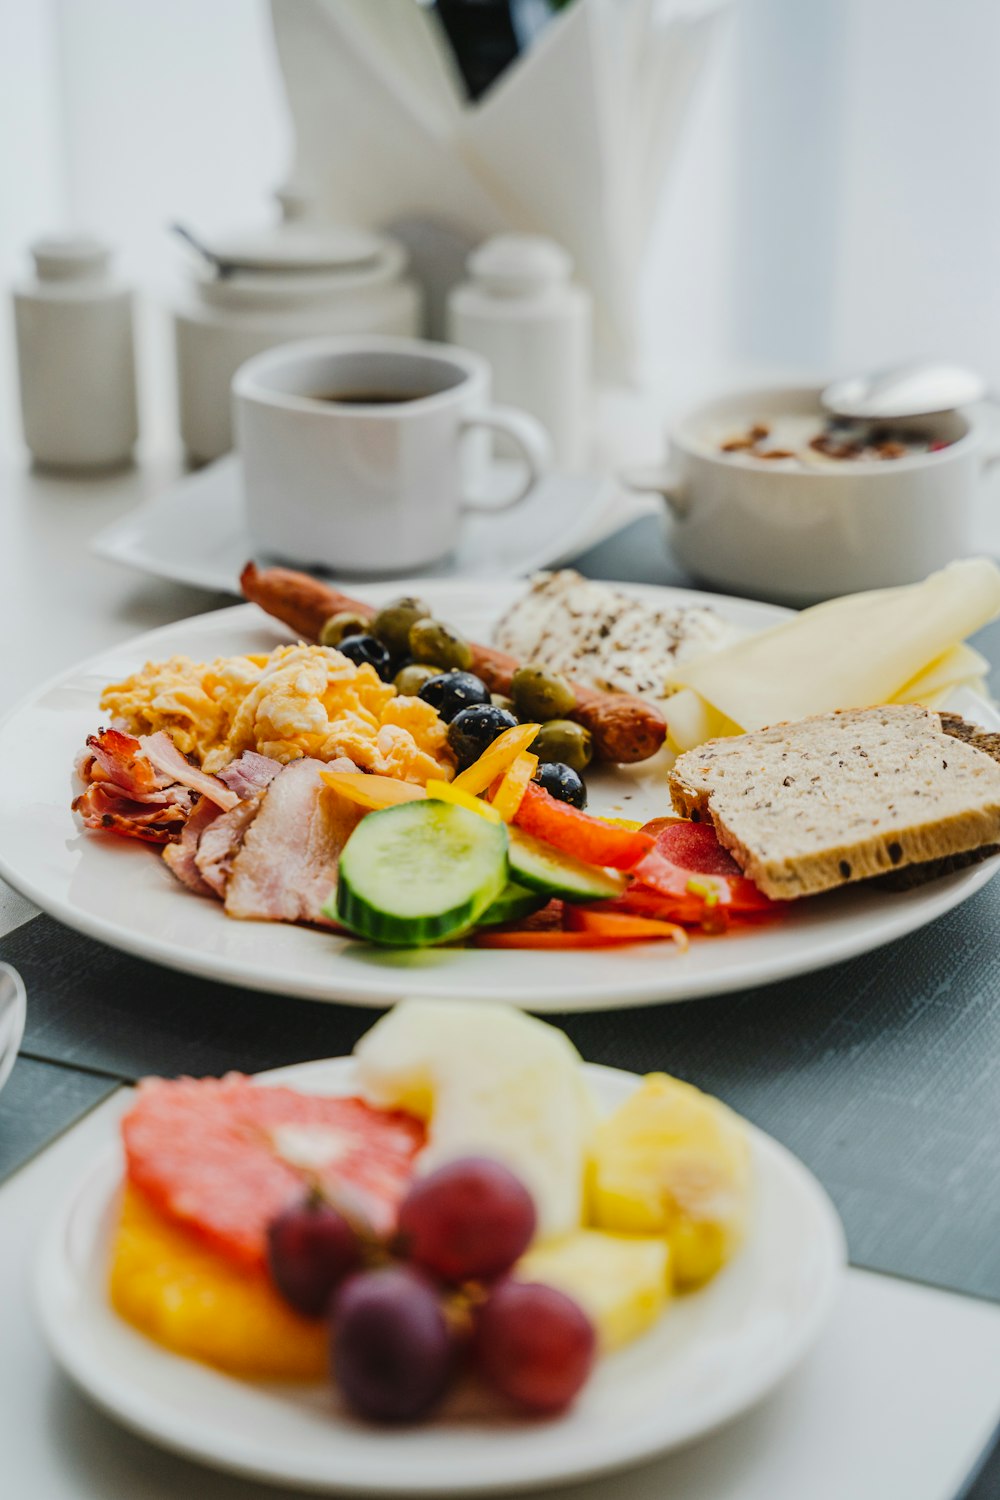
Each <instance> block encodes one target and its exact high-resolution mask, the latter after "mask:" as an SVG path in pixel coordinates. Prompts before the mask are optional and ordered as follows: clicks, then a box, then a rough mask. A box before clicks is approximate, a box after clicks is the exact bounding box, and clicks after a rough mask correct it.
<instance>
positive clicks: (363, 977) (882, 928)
mask: <svg viewBox="0 0 1000 1500" xmlns="http://www.w3.org/2000/svg"><path fill="white" fill-rule="evenodd" d="M519 582H523V580H518V579H514V578H495V579H488V580H487V579H477V580H471V581H465V580H462V579H456V578H446V579H423V580H420V579H416V580H405V579H395V580H388V581H386V580H383V581H380V582H379V583H377V584H371V585H367V586H365V589H366V592H368V593H369V594H371V595H376V596H377V595H378V594H380V593H381V594H383V595H389V594H392V593H396V592H397V591H399V590H400V589H406V588H407V587H408V586H409V587H412V588H414V589H419V588H420V587H423V588H424V589H428V590H429V589H436V590H442V591H447V592H454V593H459V592H463V591H464V592H466V593H468V592H470V591H471V592H473V593H476V594H480V593H481V592H482V590H483V588H487V589H497V588H499V589H511V588H513V587H515V586H516V585H517V584H518V583H519ZM615 587H620V588H622V589H623V590H625V591H627V592H630V593H635V594H637V595H639V596H653V597H654V598H662V596H663V595H667V596H668V597H669V599H670V600H672V601H676V602H677V603H686V604H710V605H712V606H713V607H715V608H716V609H718V610H719V612H720V613H722V614H723V616H724V617H725V615H726V605H727V604H729V605H733V606H735V607H736V610H737V612H742V611H749V612H750V613H751V614H753V615H756V616H758V617H759V618H761V621H762V625H764V627H765V628H766V621H767V620H768V618H769V619H770V621H771V623H772V624H774V623H778V622H779V621H780V620H781V619H784V618H788V617H789V616H791V615H793V614H794V613H795V611H794V610H791V609H787V608H785V607H784V606H781V605H773V604H768V603H765V602H763V601H760V600H754V599H744V598H740V597H737V596H731V595H719V594H712V593H709V592H707V591H704V590H697V589H686V588H682V587H677V586H674V585H660V584H641V583H627V582H621V583H616V584H615ZM242 618H245V619H246V620H247V623H248V624H249V623H250V622H251V621H254V620H256V621H258V622H260V623H263V624H266V625H267V626H268V627H269V628H273V629H275V630H279V629H282V628H283V627H282V626H281V625H280V622H278V621H275V620H274V619H273V618H272V617H271V616H269V615H267V614H266V613H265V612H264V611H263V610H261V609H260V608H259V607H258V606H257V605H255V604H251V603H242V604H233V605H229V606H227V607H225V608H222V609H218V610H207V611H203V612H201V613H200V614H197V615H191V616H187V617H185V618H184V619H181V620H175V621H172V622H170V623H169V624H167V625H161V626H158V627H155V628H154V629H153V630H149V631H144V632H143V633H141V634H140V635H138V636H133V637H130V638H128V639H126V640H124V641H120V642H118V643H117V644H115V645H112V646H109V647H105V648H104V649H103V650H102V651H99V652H96V653H94V654H92V655H91V656H89V657H87V658H86V659H85V660H84V661H81V662H78V663H76V664H75V665H73V666H71V667H69V668H66V669H64V670H63V671H61V672H57V673H54V674H53V675H52V676H51V677H49V678H48V679H47V680H46V681H44V682H42V683H41V684H39V685H38V686H37V687H36V688H34V689H33V690H32V691H31V692H30V693H28V694H26V695H25V696H24V697H22V698H21V699H20V700H19V701H18V702H17V703H16V704H14V705H13V706H12V707H11V708H10V709H9V710H7V712H6V713H4V714H3V715H2V716H0V733H2V732H4V731H5V730H6V729H7V728H8V726H9V725H10V724H11V723H12V722H13V721H14V720H15V719H16V718H17V717H18V716H19V715H20V714H21V713H23V712H25V711H28V710H30V709H32V708H33V707H34V706H35V705H36V704H37V703H38V702H39V701H40V700H42V699H43V698H45V697H46V696H48V695H49V694H50V693H52V692H53V691H55V690H57V689H59V688H62V687H64V686H67V685H69V684H71V683H72V682H73V681H74V680H75V679H77V678H78V677H82V676H84V675H85V674H87V673H95V672H96V671H97V669H98V666H99V663H101V662H102V661H103V660H105V659H106V658H107V657H108V656H110V655H112V654H114V653H117V652H125V653H128V654H135V656H136V657H138V656H139V655H140V654H141V652H142V650H144V649H145V647H146V643H148V642H151V641H153V640H155V638H157V637H159V636H162V635H164V634H168V633H171V632H174V631H181V630H184V629H186V628H195V629H196V628H198V627H199V626H201V625H204V624H206V623H207V622H212V623H220V622H221V623H222V624H223V625H228V624H232V623H236V622H237V620H238V619H242ZM977 701H978V702H979V703H981V704H982V707H983V708H984V709H985V710H986V714H987V717H991V716H992V717H994V718H995V719H996V722H997V723H998V725H1000V715H997V713H996V710H994V709H993V708H992V707H991V705H989V704H988V703H987V702H986V700H983V699H979V700H977ZM998 871H1000V855H996V856H994V857H993V858H991V859H988V860H984V861H982V863H980V864H978V865H975V866H972V867H970V868H968V869H966V870H961V871H958V872H955V873H954V874H951V875H946V876H942V877H941V879H940V881H938V882H935V887H937V888H935V887H928V886H925V887H921V888H920V900H919V902H908V903H901V904H900V905H898V906H897V908H896V909H895V911H886V912H885V913H884V914H883V917H882V920H881V922H879V923H877V924H874V925H873V926H871V927H862V928H861V929H860V930H856V931H853V932H850V933H848V934H846V935H845V934H843V933H842V932H840V931H839V924H834V925H833V926H832V929H831V935H829V936H822V937H821V936H817V938H816V940H815V941H814V943H813V944H812V945H810V946H809V947H808V948H805V947H803V950H802V951H801V952H800V953H798V954H797V955H795V956H794V957H793V958H784V959H782V958H781V957H780V956H779V957H777V958H775V957H772V958H771V959H770V960H767V959H766V958H765V959H763V960H761V961H760V962H759V963H758V964H756V965H754V964H753V962H752V960H751V962H750V963H749V964H748V965H744V966H742V967H737V966H735V965H734V966H733V967H732V969H731V970H730V971H729V972H727V973H725V974H721V975H720V974H716V973H714V972H713V971H712V970H711V969H709V970H708V971H706V972H704V973H695V974H693V975H691V974H690V973H689V976H688V978H687V981H686V982H685V983H682V984H680V985H679V986H677V987H675V989H674V992H673V993H668V994H666V995H665V994H663V992H662V986H663V979H662V973H659V974H656V975H654V974H653V973H652V972H649V973H645V972H644V973H641V974H640V973H636V974H633V975H631V976H628V982H627V984H626V985H625V986H624V988H623V990H622V991H620V992H619V991H618V990H617V989H615V992H614V993H613V994H612V993H611V991H612V989H613V988H614V987H613V986H611V985H610V984H609V983H608V982H607V981H606V980H603V979H600V978H598V979H596V980H592V981H588V980H580V979H574V980H573V981H572V983H571V985H568V986H567V988H566V989H565V990H557V991H555V992H554V994H553V995H552V996H551V997H547V996H546V995H545V994H542V993H539V994H537V995H536V996H534V997H532V999H531V1000H530V1001H529V1002H528V1003H522V1002H521V1001H520V1000H519V999H517V997H512V995H511V986H510V984H509V983H507V984H504V983H497V982H491V981H489V980H488V979H487V977H486V975H485V973H484V974H483V976H482V977H481V978H477V993H478V994H479V995H480V997H481V998H482V999H485V1000H499V1001H507V1002H508V1003H514V1004H517V1005H522V1008H524V1009H528V1010H533V1011H535V1012H537V1013H539V1014H544V1013H564V1012H565V1013H583V1012H585V1011H593V1010H602V1009H604V1010H607V1009H621V1008H624V1007H626V1006H636V1007H638V1006H648V1005H663V1004H676V1003H682V1002H684V1001H687V1000H698V999H704V998H708V997H711V996H715V995H724V994H731V993H733V992H734V991H738V990H752V989H755V988H758V987H759V986H761V985H765V984H770V983H773V982H778V981H781V980H785V979H794V978H797V977H798V976H800V975H802V974H807V973H808V974H811V973H818V972H820V971H821V970H823V969H825V968H829V967H831V966H832V965H834V964H837V963H841V962H846V961H847V960H849V959H852V958H857V957H859V956H860V955H862V954H864V953H868V952H872V951H875V950H877V949H878V948H881V947H884V946H885V945H886V944H888V943H891V942H894V941H896V940H898V939H899V938H901V937H905V936H907V935H908V934H909V933H911V932H915V931H919V930H920V929H922V928H923V927H925V926H927V925H929V923H931V922H933V921H935V920H936V919H937V918H938V917H940V916H943V915H945V913H947V912H949V911H951V910H952V909H954V908H955V907H957V906H959V905H961V904H963V903H964V902H965V901H967V900H969V899H971V897H973V896H974V895H976V894H978V892H979V891H980V890H982V889H983V887H984V886H985V885H987V884H988V883H989V881H990V880H991V879H993V877H994V876H995V875H996V874H997V873H998ZM0 878H3V879H4V880H6V881H7V883H8V884H9V885H11V886H12V887H13V888H14V889H15V890H17V891H19V892H20V893H21V894H22V895H23V896H25V897H26V898H27V899H28V900H29V901H31V902H32V903H33V904H34V905H36V906H37V907H39V908H40V909H41V910H42V911H44V912H46V913H47V914H48V915H50V916H52V917H54V918H55V919H56V920H57V921H59V922H61V923H63V925H65V926H67V927H70V928H72V929H73V930H74V931H77V932H79V933H81V934H82V935H83V936H85V937H91V938H95V939H97V940H98V941H100V942H103V943H105V944H106V945H108V946H110V947H112V948H115V949H117V950H118V951H119V952H123V953H127V954H130V955H132V956H133V957H136V958H140V959H144V960H146V961H147V962H153V963H157V964H159V965H160V966H161V967H164V968H167V969H170V970H172V971H174V972H178V973H184V974H192V975H195V976H196V977H199V978H203V979H209V980H212V981H214V982H216V983H222V984H230V985H238V986H241V987H243V988H246V989H250V990H256V991H261V992H264V993H268V994H273V993H277V992H281V993H284V994H287V995H294V996H296V997H298V998H301V999H306V1000H311V1001H316V1002H319V1003H340V1004H348V1005H354V1006H358V1007H362V1008H370V1009H381V1008H384V1007H385V1006H386V1005H387V1004H392V1003H394V1002H395V1001H396V1000H397V999H399V998H401V997H402V996H403V994H404V993H405V990H406V982H405V978H404V977H402V976H404V975H405V972H406V971H405V970H396V969H385V970H382V971H378V970H375V969H374V968H373V969H372V970H371V971H370V972H365V971H364V969H363V966H362V965H358V966H357V968H356V970H355V971H354V972H353V973H352V977H351V981H350V983H349V984H346V983H345V984H339V985H338V984H336V983H334V984H332V985H331V984H330V983H329V982H328V981H327V980H326V979H325V978H322V979H321V978H310V977H308V976H300V977H298V978H296V977H295V976H294V973H292V974H290V975H288V976H287V977H285V978H284V979H283V980H282V982H281V984H280V987H279V990H276V989H275V982H274V978H273V977H268V976H267V974H266V973H262V972H261V970H260V968H259V966H258V965H257V964H256V963H254V962H253V961H251V960H250V959H243V960H240V959H235V958H232V957H222V956H218V955H213V954H207V955H200V954H198V953H196V952H187V951H186V950H183V949H182V950H180V951H178V949H177V948H176V946H174V945H172V944H170V943H168V942H166V941H165V940H162V939H160V938H158V937H156V936H155V935H151V934H147V933H144V932H142V931H140V930H138V929H132V928H129V927H126V926H123V925H120V924H118V923H116V922H115V921H113V920H111V919H108V918H105V917H103V916H98V915H93V914H91V913H88V912H84V911H80V910H79V909H78V908H77V907H76V906H75V905H74V904H73V903H72V901H70V900H63V899H62V898H60V897H53V896H51V895H50V894H48V892H47V891H46V889H45V888H44V886H42V885H39V884H37V883H36V882H35V881H33V880H31V879H30V878H26V877H22V876H21V875H20V874H19V872H18V870H17V869H16V867H15V866H14V865H12V864H11V862H10V861H9V859H8V857H7V855H6V852H5V850H4V849H3V847H2V846H0ZM907 894H910V893H907ZM545 956H546V957H551V955H545ZM396 975H399V976H401V977H399V978H398V979H397V980H396V981H395V982H393V976H396ZM546 977H547V979H548V983H549V985H551V982H552V980H551V976H550V975H547V976H546ZM625 977H626V976H625V975H624V973H623V980H624V979H625ZM543 989H544V985H543V984H542V983H541V982H540V984H539V991H540V992H541V991H542V990H543Z"/></svg>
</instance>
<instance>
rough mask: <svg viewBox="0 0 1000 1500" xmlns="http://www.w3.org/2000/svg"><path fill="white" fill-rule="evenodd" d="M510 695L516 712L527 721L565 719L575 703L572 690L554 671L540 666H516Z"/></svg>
mask: <svg viewBox="0 0 1000 1500" xmlns="http://www.w3.org/2000/svg"><path fill="white" fill-rule="evenodd" d="M510 691H511V697H512V698H513V699H514V702H515V704H516V705H517V712H518V716H519V717H520V718H521V719H523V720H524V721H525V723H527V724H530V723H531V722H532V720H536V721H537V722H538V723H539V724H545V723H547V722H548V721H549V719H565V718H566V717H567V716H568V715H569V714H571V713H572V712H573V710H574V708H575V707H576V694H575V693H574V691H573V689H572V688H571V687H570V685H569V683H568V682H567V681H566V679H565V677H560V675H559V673H558V672H547V671H546V670H545V668H544V667H532V666H528V667H518V669H517V671H516V672H515V673H514V676H513V678H512V679H511V684H510Z"/></svg>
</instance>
